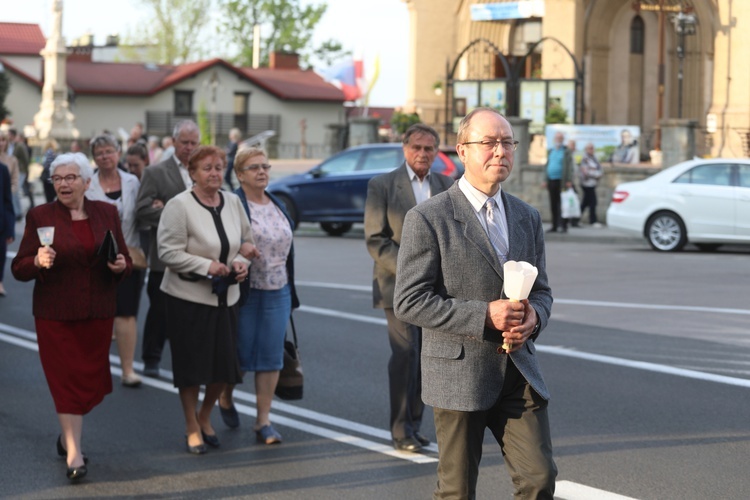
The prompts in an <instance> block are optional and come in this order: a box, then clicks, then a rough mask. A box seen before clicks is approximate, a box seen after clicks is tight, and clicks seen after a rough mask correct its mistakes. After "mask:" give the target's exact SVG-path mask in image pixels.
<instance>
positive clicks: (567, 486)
mask: <svg viewBox="0 0 750 500" xmlns="http://www.w3.org/2000/svg"><path fill="white" fill-rule="evenodd" d="M555 498H557V499H559V500H635V499H634V498H631V497H626V496H623V495H618V494H617V493H611V492H609V491H605V490H599V489H596V488H592V487H590V486H585V485H583V484H578V483H572V482H570V481H557V482H556V483H555Z"/></svg>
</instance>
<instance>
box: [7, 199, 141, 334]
mask: <svg viewBox="0 0 750 500" xmlns="http://www.w3.org/2000/svg"><path fill="white" fill-rule="evenodd" d="M83 203H84V209H85V210H86V213H87V214H88V216H89V223H90V224H91V231H92V232H93V234H94V241H95V242H96V248H99V247H100V246H101V244H102V242H103V241H104V236H105V234H106V233H107V230H108V229H109V230H111V231H112V234H114V236H115V241H117V246H118V251H119V253H121V254H123V255H124V256H125V260H126V261H127V268H126V269H125V271H124V272H123V273H121V274H114V273H113V272H112V271H110V270H109V268H108V267H107V263H106V261H105V260H104V259H103V258H100V257H98V256H97V257H96V258H95V259H94V260H93V262H89V260H88V259H87V258H86V253H85V252H84V249H83V246H82V245H81V243H80V242H79V241H78V239H77V238H76V237H75V235H74V234H73V221H72V219H71V217H70V211H69V210H68V208H67V207H65V205H63V204H62V203H60V202H59V201H54V202H52V203H47V204H45V205H40V206H37V207H35V208H32V209H31V210H29V212H28V214H27V215H26V229H25V231H24V234H23V239H22V240H21V245H20V247H19V249H18V253H17V254H16V257H15V258H14V259H13V263H12V264H11V271H12V273H13V276H15V278H16V279H17V280H19V281H31V280H36V283H35V284H34V305H33V312H34V316H35V317H36V318H40V319H49V320H57V321H76V320H85V319H93V318H97V319H102V318H111V317H114V315H115V300H116V299H115V297H116V290H117V283H118V282H119V281H120V280H121V279H122V278H123V277H124V276H126V275H128V274H130V270H131V269H132V266H133V263H132V261H131V260H130V255H129V254H128V247H127V245H126V244H125V239H124V238H123V236H122V229H121V227H120V218H119V216H118V214H117V208H115V207H114V206H112V205H110V204H108V203H105V202H101V201H92V200H89V199H86V198H84V202H83ZM44 226H54V227H55V238H54V242H53V243H52V248H54V249H55V252H57V255H56V256H55V263H54V265H53V266H52V268H50V269H41V268H38V267H36V266H35V265H34V257H36V254H37V251H38V249H39V247H40V246H41V243H40V242H39V237H38V236H37V231H36V229H37V228H38V227H44Z"/></svg>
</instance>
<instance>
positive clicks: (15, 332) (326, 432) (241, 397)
mask: <svg viewBox="0 0 750 500" xmlns="http://www.w3.org/2000/svg"><path fill="white" fill-rule="evenodd" d="M0 341H3V342H7V343H8V344H13V345H16V346H18V347H23V348H25V349H29V350H31V351H38V350H39V348H38V346H37V343H36V334H35V333H34V332H30V331H28V330H23V329H21V328H17V327H14V326H11V325H6V324H3V323H0ZM109 362H110V365H111V372H112V374H113V375H115V376H118V377H121V376H122V370H121V369H120V358H119V357H118V356H115V355H112V354H110V356H109ZM133 366H134V367H135V368H136V370H138V371H140V370H142V369H143V363H140V362H138V361H135V362H133ZM160 375H161V376H162V377H165V378H167V379H169V380H171V379H172V372H170V371H169V370H165V369H163V368H162V369H161V370H160ZM142 380H143V382H142V384H143V385H146V386H149V387H153V388H155V389H160V390H162V391H166V392H170V393H173V394H177V389H176V388H175V387H174V386H173V385H172V383H171V382H169V381H165V380H163V379H161V378H159V379H156V378H150V377H143V378H142ZM234 397H235V399H236V400H237V401H247V402H249V403H252V404H255V402H256V400H255V395H254V394H251V393H249V392H245V391H240V390H237V389H235V391H234ZM235 407H236V408H237V411H238V412H239V413H242V414H243V415H248V416H250V417H255V415H256V410H255V408H254V407H251V406H248V405H244V404H240V403H236V404H235ZM272 415H273V421H274V422H276V423H278V424H280V425H284V426H287V427H290V428H292V429H297V430H300V431H303V432H307V433H308V434H313V435H316V436H320V437H323V438H326V439H331V440H334V441H338V442H339V443H344V444H349V445H352V446H357V447H359V448H362V449H365V450H368V451H373V452H376V453H380V454H383V455H388V456H390V457H394V458H399V459H401V460H406V461H409V462H413V463H416V464H428V463H436V462H437V456H436V455H437V451H438V450H437V446H436V445H434V444H431V445H430V446H427V447H425V448H423V449H424V451H425V453H407V452H400V451H396V450H394V449H393V446H392V445H391V444H390V441H391V434H390V432H389V431H387V430H384V429H378V428H376V427H372V426H369V425H364V424H360V423H357V422H351V421H349V420H345V419H343V418H338V417H334V416H332V415H326V414H324V413H319V412H316V411H313V410H307V409H304V408H300V407H297V406H295V405H293V404H289V403H284V402H280V401H274V404H273V412H272ZM284 415H289V416H284ZM292 416H293V417H294V418H292ZM302 419H304V420H308V421H312V422H315V423H321V424H325V425H327V426H329V427H334V428H338V429H344V430H346V431H353V432H356V433H359V434H364V435H365V436H368V437H370V438H375V439H378V440H382V441H385V442H386V443H387V444H384V443H383V442H376V441H373V440H372V439H365V438H362V437H360V436H356V435H353V434H347V433H344V432H339V431H337V430H332V429H329V428H326V427H322V426H320V425H315V424H312V423H309V422H305V421H303V420H302Z"/></svg>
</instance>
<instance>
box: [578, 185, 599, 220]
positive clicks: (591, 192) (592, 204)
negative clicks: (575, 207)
mask: <svg viewBox="0 0 750 500" xmlns="http://www.w3.org/2000/svg"><path fill="white" fill-rule="evenodd" d="M587 208H588V209H589V224H594V223H596V188H595V187H583V201H582V202H581V218H582V219H583V211H584V210H586V209H587Z"/></svg>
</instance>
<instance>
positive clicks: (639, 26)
mask: <svg viewBox="0 0 750 500" xmlns="http://www.w3.org/2000/svg"><path fill="white" fill-rule="evenodd" d="M645 31H646V28H645V26H644V24H643V19H642V18H641V16H635V17H634V18H633V22H631V23H630V53H631V54H643V45H644V38H645Z"/></svg>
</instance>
